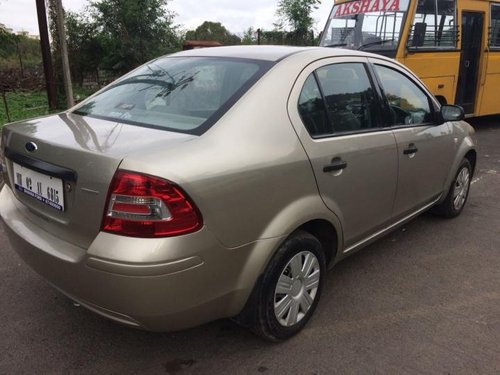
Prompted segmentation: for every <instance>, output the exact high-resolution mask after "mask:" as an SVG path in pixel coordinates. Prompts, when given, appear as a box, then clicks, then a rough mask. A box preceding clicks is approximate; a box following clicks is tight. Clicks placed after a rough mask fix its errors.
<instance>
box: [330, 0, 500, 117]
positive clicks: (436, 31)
mask: <svg viewBox="0 0 500 375" xmlns="http://www.w3.org/2000/svg"><path fill="white" fill-rule="evenodd" d="M321 45H322V46H331V47H341V48H350V49H358V50H364V51H370V52H373V53H378V54H382V55H385V56H389V57H393V58H395V59H396V60H398V61H399V62H401V63H403V64H404V65H406V66H407V67H409V68H410V69H411V70H413V71H414V72H415V73H416V74H417V75H418V76H419V77H420V78H421V79H422V80H423V81H424V82H425V84H426V85H427V87H429V89H430V90H431V91H432V92H433V93H434V95H435V96H436V97H437V98H438V99H439V100H440V101H441V102H443V103H450V104H458V105H461V106H462V107H463V108H464V110H465V113H466V114H467V115H469V116H483V115H488V114H493V113H500V0H499V1H487V0H354V1H346V0H336V1H335V3H334V6H333V8H332V11H331V13H330V17H329V19H328V21H327V24H326V27H325V30H324V31H323V36H322V39H321Z"/></svg>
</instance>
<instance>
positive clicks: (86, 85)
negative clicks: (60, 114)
mask: <svg viewBox="0 0 500 375" xmlns="http://www.w3.org/2000/svg"><path fill="white" fill-rule="evenodd" d="M169 2H170V0H94V1H88V5H87V7H86V8H85V9H84V11H83V12H79V13H75V12H66V13H65V14H66V17H65V19H66V34H67V43H68V51H69V60H70V70H71V76H72V80H73V86H74V91H75V97H76V99H77V100H81V99H83V98H85V97H87V96H88V95H90V94H91V93H93V92H95V91H96V90H98V89H99V88H101V87H103V86H104V85H106V84H107V83H109V82H111V81H112V80H113V79H115V78H117V77H119V76H121V75H123V74H124V73H126V72H128V71H130V70H132V69H134V68H135V67H137V66H139V65H141V64H143V63H145V62H147V61H149V60H151V59H153V58H155V57H157V56H161V55H164V54H167V53H172V52H176V51H179V50H181V49H182V47H183V43H184V42H185V41H186V40H197V41H215V42H219V43H220V44H222V45H239V44H246V45H248V44H257V43H260V44H289V45H315V44H317V40H316V39H315V37H314V32H313V30H312V25H313V22H312V18H311V13H312V11H313V9H314V8H315V7H316V6H317V4H319V3H320V0H280V1H279V2H278V6H277V9H276V17H277V22H276V24H275V27H274V29H273V30H261V29H257V30H256V29H254V28H249V29H247V30H244V31H242V32H241V33H240V34H234V33H232V32H230V31H229V30H228V29H227V28H226V27H225V26H224V25H222V24H221V23H219V22H212V21H205V22H203V23H202V24H201V25H200V26H198V27H197V28H196V29H194V30H185V29H184V28H183V27H182V26H181V25H178V24H176V23H175V16H176V15H175V13H173V12H172V11H171V10H170V8H169ZM55 10H56V8H55V0H47V11H48V18H49V25H50V33H51V40H52V45H51V49H52V59H53V65H54V71H55V80H56V83H57V86H58V87H57V92H58V106H59V107H60V109H64V106H65V97H64V89H63V79H62V68H61V53H60V47H59V44H60V43H59V33H58V30H57V27H56V22H55V18H56V11H55ZM44 90H45V82H44V75H43V69H42V58H41V52H40V42H39V40H37V39H33V38H31V37H29V36H28V35H25V34H24V35H18V34H13V33H10V32H8V31H7V30H5V29H2V28H0V128H1V127H2V126H3V124H5V123H6V122H8V120H9V119H8V118H10V121H17V120H22V119H25V118H31V117H36V116H40V115H45V114H48V113H49V110H48V105H47V99H46V96H45V91H44ZM4 97H5V100H4ZM5 107H7V108H8V114H9V115H8V116H7V110H6V108H5Z"/></svg>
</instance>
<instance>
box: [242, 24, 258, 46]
mask: <svg viewBox="0 0 500 375" xmlns="http://www.w3.org/2000/svg"><path fill="white" fill-rule="evenodd" d="M241 44H247V45H249V44H257V30H255V29H254V28H253V27H249V28H248V29H246V30H245V31H244V32H243V37H242V38H241Z"/></svg>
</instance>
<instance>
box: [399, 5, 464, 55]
mask: <svg viewBox="0 0 500 375" xmlns="http://www.w3.org/2000/svg"><path fill="white" fill-rule="evenodd" d="M455 19H456V1H455V0H439V1H437V0H419V1H418V5H417V11H416V13H415V18H414V19H413V24H412V28H411V32H410V36H409V38H408V48H410V49H415V48H424V49H425V48H432V49H434V48H453V49H454V48H456V46H457V28H456V20H455Z"/></svg>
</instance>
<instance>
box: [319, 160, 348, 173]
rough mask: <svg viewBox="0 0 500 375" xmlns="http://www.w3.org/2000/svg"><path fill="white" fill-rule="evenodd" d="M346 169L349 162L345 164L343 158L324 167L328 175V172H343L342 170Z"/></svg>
mask: <svg viewBox="0 0 500 375" xmlns="http://www.w3.org/2000/svg"><path fill="white" fill-rule="evenodd" d="M346 168H347V162H345V161H344V160H342V159H341V158H334V159H333V160H332V162H331V164H328V165H325V166H324V167H323V172H325V173H328V172H335V171H341V170H342V169H346Z"/></svg>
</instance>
